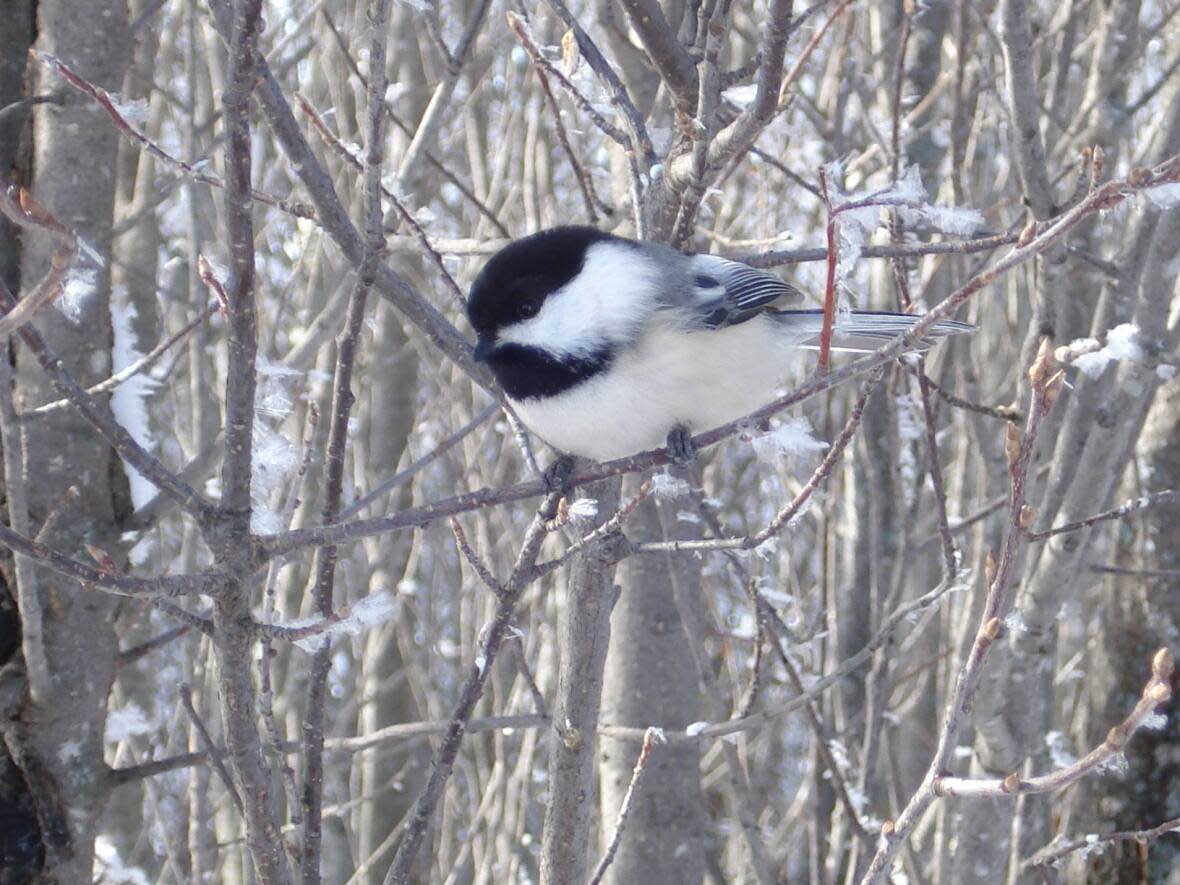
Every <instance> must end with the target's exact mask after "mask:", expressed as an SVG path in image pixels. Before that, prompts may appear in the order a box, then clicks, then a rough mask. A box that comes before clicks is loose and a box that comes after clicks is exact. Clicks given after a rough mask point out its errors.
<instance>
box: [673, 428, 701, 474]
mask: <svg viewBox="0 0 1180 885" xmlns="http://www.w3.org/2000/svg"><path fill="white" fill-rule="evenodd" d="M668 457H669V458H671V459H672V461H673V462H674V463H676V464H679V465H681V466H684V465H687V464H691V463H692V462H693V461H695V460H696V457H697V447H696V446H695V445H693V442H692V431H690V430H689V429H688V428H687V427H685V426H684V425H683V424H677V425H676V426H675V427H673V428H672V429H671V430H670V431H668Z"/></svg>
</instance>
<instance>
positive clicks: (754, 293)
mask: <svg viewBox="0 0 1180 885" xmlns="http://www.w3.org/2000/svg"><path fill="white" fill-rule="evenodd" d="M692 270H693V272H694V277H693V287H694V290H695V291H694V294H695V295H696V299H695V301H696V305H695V306H696V312H697V315H698V317H699V321H700V323H701V325H702V326H704V327H706V328H711V329H717V328H722V327H725V326H733V325H736V324H737V323H742V322H745V321H746V320H748V319H750V318H751V317H754V316H757V315H758V314H759V313H762V311H764V310H765V309H767V308H769V307H771V306H772V305H782V304H787V303H794V302H798V301H802V300H803V295H802V293H800V292H799V290H798V289H796V288H795V287H794V286H792V285H790V284H789V283H786V282H783V281H782V280H781V279H779V278H778V277H777V276H775V275H774V274H772V273H767V272H766V271H762V270H758V269H756V268H753V267H750V266H749V265H747V264H742V263H740V262H738V261H730V260H729V259H727V258H719V257H717V256H716V255H695V256H693V260H692Z"/></svg>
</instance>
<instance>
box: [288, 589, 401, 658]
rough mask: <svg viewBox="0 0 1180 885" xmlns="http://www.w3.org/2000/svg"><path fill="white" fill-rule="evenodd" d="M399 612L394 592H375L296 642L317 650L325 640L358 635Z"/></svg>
mask: <svg viewBox="0 0 1180 885" xmlns="http://www.w3.org/2000/svg"><path fill="white" fill-rule="evenodd" d="M397 613H398V602H397V597H395V596H394V595H393V594H392V593H375V594H374V595H372V596H366V597H365V598H364V599H360V600H358V601H356V602H354V603H353V604H352V605H350V606H348V607H347V608H345V609H342V610H341V611H340V613H339V615H340V617H339V620H337V621H333V622H332V623H331V624H328V625H327V626H326V627H325V628H324V629H323V630H322V631H320V632H318V633H316V635H315V636H309V637H307V638H306V639H297V640H296V641H295V644H296V645H297V646H299V647H300V648H301V649H303V650H304V651H306V652H315V651H316V649H318V648H319V647H320V646H322V645H323V644H324V642H326V641H328V642H330V641H331V640H332V639H333V638H334V637H336V636H342V635H346V636H356V635H357V634H359V633H360V632H361V631H362V630H365V629H368V628H369V627H376V626H377V625H379V624H383V623H385V622H386V621H388V620H389V619H390V618H393V617H394V616H395V615H397ZM311 623H318V619H315V620H312V621H311ZM285 626H287V627H290V626H292V624H291V623H288V624H286V625H285ZM301 626H310V624H307V625H301Z"/></svg>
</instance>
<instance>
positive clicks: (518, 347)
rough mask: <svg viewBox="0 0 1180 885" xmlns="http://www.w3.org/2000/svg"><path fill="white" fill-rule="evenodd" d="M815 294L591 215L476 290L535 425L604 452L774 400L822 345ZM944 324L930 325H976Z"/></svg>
mask: <svg viewBox="0 0 1180 885" xmlns="http://www.w3.org/2000/svg"><path fill="white" fill-rule="evenodd" d="M801 299H802V295H801V294H800V293H799V291H798V290H797V289H795V288H794V287H792V286H790V285H788V284H787V283H785V282H783V281H782V280H780V279H779V278H778V277H776V276H774V275H772V274H769V273H766V272H764V271H760V270H756V269H754V268H752V267H749V266H747V265H745V264H741V263H739V262H736V261H729V260H727V259H725V258H719V257H717V256H715V255H690V254H685V253H682V252H677V251H676V250H674V249H672V248H670V247H668V246H662V245H659V244H656V243H645V242H637V241H635V240H627V239H623V238H621V237H616V236H612V235H611V234H606V233H603V232H601V231H598V230H595V229H594V228H591V227H558V228H554V229H552V230H547V231H542V232H540V233H536V234H533V235H531V236H528V237H525V238H524V239H521V240H517V241H515V242H513V243H511V244H509V245H508V246H506V247H505V248H504V249H502V250H501V251H499V252H498V253H496V254H495V255H494V256H492V258H491V259H490V260H489V261H488V263H487V264H486V265H485V266H484V268H483V270H481V271H480V273H479V276H477V277H476V279H475V282H474V283H473V284H472V286H471V293H470V295H469V297H468V299H467V315H468V317H469V318H470V320H471V325H472V326H473V327H474V328H475V331H476V332H477V333H478V335H479V343H478V344H477V345H476V348H475V359H476V360H477V361H486V362H487V364H488V366H489V367H490V368H491V370H492V373H493V374H494V375H495V376H496V380H497V381H499V382H500V386H501V387H503V389H504V392H505V393H506V394H507V395H508V399H509V401H510V402H511V404H512V406H513V408H514V409H515V410H516V413H517V414H518V415H519V416H520V419H521V420H522V421H523V422H524V423H525V425H526V426H527V427H528V428H529V429H530V430H532V431H533V432H535V433H536V434H537V435H538V436H540V437H541V438H542V439H544V440H545V441H546V442H548V443H549V444H550V445H552V446H554V447H555V448H557V449H559V450H560V451H563V452H567V453H569V454H573V455H582V456H584V457H587V458H592V459H594V460H596V461H607V460H611V459H613V458H621V457H623V456H625V455H632V454H635V453H636V452H641V451H646V450H648V449H654V448H658V447H660V446H662V445H664V444H665V442H667V444H668V447H669V449H670V450H672V451H673V452H674V453H676V452H680V453H681V454H684V444H685V442H686V441H687V440H688V439H689V438H690V434H691V433H699V432H701V431H704V430H708V429H710V428H713V427H717V426H719V425H721V424H726V423H728V422H730V421H733V420H736V419H737V418H740V417H741V416H743V415H747V414H749V413H750V412H753V411H754V410H755V409H757V408H759V407H760V406H764V405H766V404H767V403H768V402H770V401H771V399H773V396H774V390H775V388H776V386H777V385H778V384H779V382H780V381H781V380H782V378H783V376H784V374H785V373H786V370H787V368H788V367H789V366H790V365H791V356H792V354H793V352H794V351H795V350H796V349H798V348H801V347H815V346H816V345H817V343H818V341H819V334H820V329H821V327H822V325H823V311H820V310H782V309H781V308H780V305H783V304H790V303H795V302H798V301H800V300H801ZM918 319H919V317H917V316H912V315H909V314H898V313H864V312H853V314H852V317H851V319H850V320H849V321H847V322H846V323H844V324H843V326H842V328H841V329H840V330H839V331H838V333H837V334H836V335H834V336H833V342H832V343H833V347H834V348H836V349H840V350H851V351H871V350H876V349H877V348H878V347H880V346H881V345H882V344H883V343H884V342H886V341H888V340H889V339H891V338H893V337H894V336H896V335H900V334H902V333H904V332H905V331H906V330H907V329H909V328H910V327H911V326H913V325H914V324H915V323H916V322H917V321H918ZM971 328H972V327H971V326H969V325H967V324H966V323H959V322H954V321H943V322H939V323H936V324H934V325H933V326H932V327H931V330H930V333H929V334H930V336H931V337H935V338H936V337H942V336H944V335H950V334H954V333H958V332H967V331H970V330H971Z"/></svg>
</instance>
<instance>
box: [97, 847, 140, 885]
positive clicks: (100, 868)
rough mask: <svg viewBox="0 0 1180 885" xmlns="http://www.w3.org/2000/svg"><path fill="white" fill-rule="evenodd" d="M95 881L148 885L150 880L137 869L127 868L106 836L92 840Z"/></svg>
mask: <svg viewBox="0 0 1180 885" xmlns="http://www.w3.org/2000/svg"><path fill="white" fill-rule="evenodd" d="M94 857H95V860H96V861H97V862H96V863H95V870H94V872H95V875H96V880H97V881H101V882H109V883H111V885H150V883H151V881H152V880H151V879H149V878H148V877H147V874H146V873H145V872H144V871H143V870H141V869H140V868H139V867H129V866H127V863H126V861H124V860H123V858H122V857H121V856H120V854H119V849H118V848H116V847H115V844H114V843H113V842H112V841H111V840H110V838H109V837H108V836H106V835H102V836H99V837H98V838H97V839H95V840H94Z"/></svg>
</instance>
